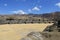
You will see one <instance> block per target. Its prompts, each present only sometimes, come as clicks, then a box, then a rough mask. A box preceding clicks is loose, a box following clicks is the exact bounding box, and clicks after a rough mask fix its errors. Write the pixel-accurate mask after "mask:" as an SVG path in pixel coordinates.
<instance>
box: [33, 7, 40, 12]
mask: <svg viewBox="0 0 60 40" xmlns="http://www.w3.org/2000/svg"><path fill="white" fill-rule="evenodd" d="M32 10H36V11H39V10H40V8H38V7H34V8H33V9H32Z"/></svg>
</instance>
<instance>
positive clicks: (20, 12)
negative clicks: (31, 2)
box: [12, 10, 26, 14]
mask: <svg viewBox="0 0 60 40" xmlns="http://www.w3.org/2000/svg"><path fill="white" fill-rule="evenodd" d="M12 13H16V14H26V12H24V11H23V10H18V11H12Z"/></svg>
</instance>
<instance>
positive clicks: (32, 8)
mask: <svg viewBox="0 0 60 40" xmlns="http://www.w3.org/2000/svg"><path fill="white" fill-rule="evenodd" d="M55 11H60V0H0V14H15V13H16V14H28V13H34V14H41V13H49V12H55Z"/></svg>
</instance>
